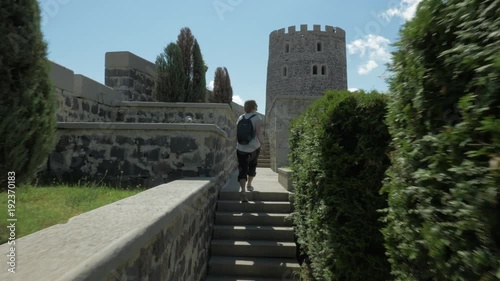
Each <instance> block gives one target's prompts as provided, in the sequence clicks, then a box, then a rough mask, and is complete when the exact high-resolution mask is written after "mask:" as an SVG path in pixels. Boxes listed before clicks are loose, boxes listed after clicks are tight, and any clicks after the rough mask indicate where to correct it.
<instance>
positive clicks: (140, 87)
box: [104, 52, 156, 101]
mask: <svg viewBox="0 0 500 281" xmlns="http://www.w3.org/2000/svg"><path fill="white" fill-rule="evenodd" d="M155 77H156V66H155V64H154V63H152V62H150V61H147V60H145V59H143V58H141V57H138V56H136V55H134V54H132V53H130V52H108V53H106V69H105V82H104V83H105V84H106V86H109V87H111V88H113V89H115V90H116V91H118V92H119V93H120V94H121V96H122V99H123V100H128V101H155V98H154V94H153V92H154V86H155Z"/></svg>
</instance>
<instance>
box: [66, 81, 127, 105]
mask: <svg viewBox="0 0 500 281" xmlns="http://www.w3.org/2000/svg"><path fill="white" fill-rule="evenodd" d="M73 95H74V96H77V97H83V98H87V99H91V100H95V101H97V102H99V103H103V104H106V105H115V104H117V103H119V102H121V101H122V100H123V98H122V96H121V94H120V93H118V92H117V91H115V90H114V89H113V88H110V87H108V86H105V85H103V84H101V83H99V82H97V81H94V80H92V79H90V78H88V77H86V76H84V75H81V74H76V75H75V76H74V90H73Z"/></svg>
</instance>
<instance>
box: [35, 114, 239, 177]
mask: <svg viewBox="0 0 500 281" xmlns="http://www.w3.org/2000/svg"><path fill="white" fill-rule="evenodd" d="M227 141H228V137H227V133H225V132H224V131H222V130H221V129H220V128H219V127H217V126H215V125H213V124H162V123H157V124H155V123H142V124H141V123H116V122H68V123H58V130H57V143H56V146H55V149H54V151H53V152H52V153H51V154H50V156H49V160H48V161H47V166H46V169H45V171H44V172H43V176H42V178H44V179H45V180H49V181H51V182H52V181H54V180H55V181H62V182H79V181H81V180H85V181H93V182H102V183H107V184H112V185H113V186H122V187H126V186H137V185H141V186H146V187H152V186H155V185H158V184H161V183H165V182H169V181H172V180H176V179H179V178H182V177H204V176H210V177H213V176H219V175H220V174H221V173H225V174H227V173H229V172H230V171H232V170H233V169H234V167H235V163H236V160H235V159H234V158H235V156H234V154H235V153H234V151H233V150H234V148H233V149H232V150H230V149H228V147H227V146H226V143H227Z"/></svg>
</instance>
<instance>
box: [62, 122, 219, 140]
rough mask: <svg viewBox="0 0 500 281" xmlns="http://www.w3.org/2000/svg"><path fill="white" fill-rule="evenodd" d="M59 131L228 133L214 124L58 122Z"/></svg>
mask: <svg viewBox="0 0 500 281" xmlns="http://www.w3.org/2000/svg"><path fill="white" fill-rule="evenodd" d="M57 129H58V130H61V129H66V130H89V129H91V130H92V129H94V130H165V131H203V132H214V133H217V134H219V135H221V136H223V137H225V138H227V137H228V136H227V133H226V132H224V131H223V130H222V129H221V128H219V127H217V126H216V125H214V124H179V123H124V122H123V123H119V122H58V123H57Z"/></svg>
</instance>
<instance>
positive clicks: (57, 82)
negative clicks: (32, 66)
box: [49, 61, 75, 92]
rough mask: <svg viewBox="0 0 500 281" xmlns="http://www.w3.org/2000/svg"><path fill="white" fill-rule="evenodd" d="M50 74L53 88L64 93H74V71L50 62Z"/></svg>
mask: <svg viewBox="0 0 500 281" xmlns="http://www.w3.org/2000/svg"><path fill="white" fill-rule="evenodd" d="M50 63H51V64H50V73H49V77H50V80H51V81H52V84H53V86H55V87H56V88H59V89H61V90H63V91H69V92H73V88H74V84H73V83H74V81H73V76H74V75H75V73H74V72H73V70H71V69H69V68H66V67H64V66H62V65H60V64H57V63H55V62H53V61H50Z"/></svg>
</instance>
